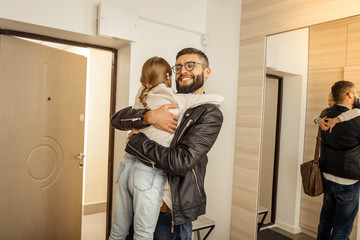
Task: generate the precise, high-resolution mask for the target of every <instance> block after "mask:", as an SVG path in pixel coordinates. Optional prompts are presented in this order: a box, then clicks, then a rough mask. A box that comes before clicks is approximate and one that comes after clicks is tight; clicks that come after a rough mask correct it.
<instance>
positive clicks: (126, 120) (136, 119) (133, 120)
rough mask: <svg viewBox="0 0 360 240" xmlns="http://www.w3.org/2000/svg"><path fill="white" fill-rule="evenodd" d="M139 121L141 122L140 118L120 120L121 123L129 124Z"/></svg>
mask: <svg viewBox="0 0 360 240" xmlns="http://www.w3.org/2000/svg"><path fill="white" fill-rule="evenodd" d="M138 120H141V118H140V117H137V118H125V119H120V122H128V121H132V122H135V121H138Z"/></svg>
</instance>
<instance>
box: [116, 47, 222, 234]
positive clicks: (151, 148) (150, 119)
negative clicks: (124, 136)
mask: <svg viewBox="0 0 360 240" xmlns="http://www.w3.org/2000/svg"><path fill="white" fill-rule="evenodd" d="M173 71H174V72H175V74H176V75H175V80H176V88H177V90H178V92H179V93H193V94H203V91H204V84H205V82H206V80H207V79H208V77H209V76H210V74H211V69H210V68H209V62H208V59H207V56H206V55H205V54H204V53H203V52H202V51H200V50H198V49H194V48H185V49H183V50H181V51H180V52H179V53H178V54H177V56H176V64H175V66H174V67H173ZM174 107H176V106H174V105H164V106H163V107H161V108H159V109H156V110H150V111H149V110H146V109H138V110H136V109H132V108H130V107H129V108H125V109H123V110H121V111H119V112H117V113H116V114H115V115H114V116H113V117H112V119H111V125H112V126H113V127H115V128H117V129H120V130H130V129H132V128H144V127H146V126H148V124H153V125H154V126H155V127H157V128H159V129H162V130H165V131H168V132H170V133H173V132H175V134H174V138H173V141H172V143H171V145H170V147H168V148H166V147H163V146H161V145H159V144H157V143H156V142H154V141H152V140H150V139H149V138H147V137H146V135H144V134H142V133H138V134H133V135H131V136H130V138H129V141H128V144H127V146H126V149H125V151H126V152H128V153H130V154H132V155H134V156H136V157H138V158H139V159H140V160H142V161H143V162H144V163H145V164H148V165H149V164H152V165H153V166H154V167H156V168H160V169H162V170H165V171H166V172H168V177H169V184H170V190H171V200H172V208H171V211H170V210H169V209H168V208H167V207H166V206H165V210H164V211H163V212H160V216H159V220H158V224H157V227H156V230H155V234H154V239H156V240H169V239H191V235H192V225H191V222H192V221H194V220H196V219H197V217H198V216H200V215H202V214H204V213H205V207H206V194H205V191H204V179H205V172H206V165H207V161H208V159H207V156H206V154H207V153H208V151H209V150H210V148H211V147H212V146H213V144H214V143H215V140H216V138H217V136H218V134H219V132H220V128H221V125H222V121H223V115H222V113H221V111H220V110H219V109H218V107H217V106H215V105H211V104H203V105H200V106H197V107H194V108H191V109H188V110H187V111H186V112H185V114H184V117H183V120H182V121H181V123H180V124H179V126H178V127H177V126H176V125H177V119H178V117H177V116H175V115H173V114H171V113H170V112H168V111H167V110H168V109H169V108H174ZM175 129H176V131H175Z"/></svg>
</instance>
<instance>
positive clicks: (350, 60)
mask: <svg viewBox="0 0 360 240" xmlns="http://www.w3.org/2000/svg"><path fill="white" fill-rule="evenodd" d="M346 65H347V66H356V65H357V66H360V22H357V23H351V24H349V25H348V46H347V60H346Z"/></svg>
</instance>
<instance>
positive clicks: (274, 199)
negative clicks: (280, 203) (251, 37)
mask: <svg viewBox="0 0 360 240" xmlns="http://www.w3.org/2000/svg"><path fill="white" fill-rule="evenodd" d="M266 77H267V78H273V79H277V80H278V81H279V84H278V96H277V97H278V101H277V111H276V134H275V153H274V173H273V186H272V189H273V191H272V198H271V218H270V223H271V224H274V223H275V219H276V203H277V191H278V176H279V159H280V157H279V153H280V136H281V113H282V101H283V77H281V76H277V75H274V74H268V73H267V74H266Z"/></svg>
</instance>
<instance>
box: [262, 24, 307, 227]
mask: <svg viewBox="0 0 360 240" xmlns="http://www.w3.org/2000/svg"><path fill="white" fill-rule="evenodd" d="M307 66H308V28H304V29H299V30H294V31H291V32H285V33H281V34H276V35H272V36H268V37H267V45H266V74H267V78H266V80H265V84H264V86H265V89H264V95H265V98H264V115H263V116H264V119H263V127H262V148H261V149H262V150H261V151H262V152H261V166H260V190H259V206H262V207H265V208H267V209H268V211H269V212H268V214H267V217H266V219H265V220H264V224H263V227H266V226H276V227H277V228H280V229H283V230H285V231H287V232H290V233H292V234H296V233H299V232H300V230H301V229H300V226H299V219H300V196H301V191H302V189H301V178H300V172H299V165H300V163H302V161H303V148H304V132H305V112H306V111H305V110H306V89H307V88H306V87H307ZM259 209H260V208H259ZM260 220H261V219H260V217H259V219H258V221H260Z"/></svg>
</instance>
